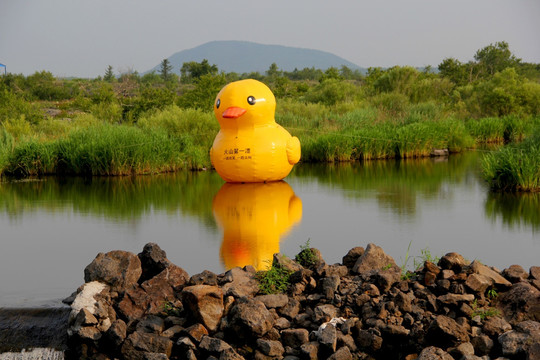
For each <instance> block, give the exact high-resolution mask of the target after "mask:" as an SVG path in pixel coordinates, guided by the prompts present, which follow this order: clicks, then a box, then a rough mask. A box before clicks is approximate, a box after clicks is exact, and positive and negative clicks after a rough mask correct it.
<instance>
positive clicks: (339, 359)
mask: <svg viewBox="0 0 540 360" xmlns="http://www.w3.org/2000/svg"><path fill="white" fill-rule="evenodd" d="M352 358H353V357H352V354H351V351H350V350H349V348H348V347H346V346H343V347H340V348H339V349H338V351H336V352H335V353H334V354H332V355H330V356H329V357H328V360H352Z"/></svg>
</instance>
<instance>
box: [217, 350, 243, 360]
mask: <svg viewBox="0 0 540 360" xmlns="http://www.w3.org/2000/svg"><path fill="white" fill-rule="evenodd" d="M219 360H244V357H243V356H242V355H240V354H238V353H237V352H236V351H235V350H234V349H233V348H229V349H225V350H223V351H222V352H221V354H220V355H219Z"/></svg>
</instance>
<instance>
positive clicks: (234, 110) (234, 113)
mask: <svg viewBox="0 0 540 360" xmlns="http://www.w3.org/2000/svg"><path fill="white" fill-rule="evenodd" d="M245 112H246V109H244V108H241V107H235V106H231V107H229V108H227V109H225V111H224V112H223V114H222V116H223V117H224V118H228V119H236V118H238V117H240V116H242V115H244V113H245Z"/></svg>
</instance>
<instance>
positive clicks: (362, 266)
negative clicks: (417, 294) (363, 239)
mask: <svg viewBox="0 0 540 360" xmlns="http://www.w3.org/2000/svg"><path fill="white" fill-rule="evenodd" d="M388 266H390V267H391V268H394V269H398V271H399V270H400V269H399V267H398V266H397V265H396V262H395V261H394V259H393V258H392V257H391V256H389V255H387V254H386V253H385V252H384V251H383V250H382V248H380V247H379V246H377V245H375V244H371V243H370V244H368V246H367V248H366V250H365V252H364V253H363V254H362V256H360V257H359V258H358V260H357V261H356V263H355V264H354V266H353V268H352V271H354V272H355V273H364V272H366V271H371V270H380V269H383V268H386V267H388Z"/></svg>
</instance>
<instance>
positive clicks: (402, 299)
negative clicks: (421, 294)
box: [394, 291, 413, 313]
mask: <svg viewBox="0 0 540 360" xmlns="http://www.w3.org/2000/svg"><path fill="white" fill-rule="evenodd" d="M412 301H413V296H411V295H409V294H407V293H404V292H402V291H400V292H398V293H397V294H396V297H395V298H394V303H395V304H396V306H397V307H398V308H399V310H400V311H401V312H403V313H408V312H411V311H412Z"/></svg>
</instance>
